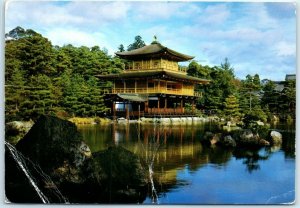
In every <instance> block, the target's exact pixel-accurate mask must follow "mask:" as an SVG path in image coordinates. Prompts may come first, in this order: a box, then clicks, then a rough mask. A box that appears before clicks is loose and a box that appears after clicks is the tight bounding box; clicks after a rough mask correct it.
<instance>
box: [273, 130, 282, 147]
mask: <svg viewBox="0 0 300 208" xmlns="http://www.w3.org/2000/svg"><path fill="white" fill-rule="evenodd" d="M270 136H271V143H272V144H273V145H280V144H281V143H282V135H281V133H279V132H278V131H271V133H270Z"/></svg>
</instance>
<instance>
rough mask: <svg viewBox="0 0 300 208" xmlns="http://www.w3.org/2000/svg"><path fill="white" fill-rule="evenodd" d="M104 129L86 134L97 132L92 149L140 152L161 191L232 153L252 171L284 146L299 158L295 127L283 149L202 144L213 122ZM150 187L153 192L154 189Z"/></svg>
mask: <svg viewBox="0 0 300 208" xmlns="http://www.w3.org/2000/svg"><path fill="white" fill-rule="evenodd" d="M93 128H95V127H93ZM98 128H99V127H98ZM101 128H102V129H101V130H99V129H97V130H95V129H90V130H89V131H86V133H85V134H84V137H85V135H86V136H88V137H93V134H95V135H96V136H94V137H93V138H91V139H90V140H88V142H87V143H88V144H89V145H90V146H91V148H92V149H97V151H99V150H101V149H105V148H106V146H108V145H110V144H112V143H113V144H115V145H120V146H123V147H124V148H126V149H128V150H130V151H131V152H134V153H135V154H137V155H139V157H140V158H141V159H142V161H144V164H145V167H146V169H147V171H148V172H149V165H150V166H151V164H152V166H151V167H150V169H151V170H152V171H153V179H154V181H153V182H154V184H155V188H156V190H157V192H158V194H163V193H166V192H167V191H168V190H169V189H174V188H176V187H178V186H185V185H187V184H188V182H187V181H183V180H181V179H180V178H179V177H178V174H179V172H180V171H182V170H186V171H189V172H191V173H192V172H196V171H198V170H199V169H201V168H202V167H203V166H206V165H207V164H216V165H217V166H215V167H218V166H220V167H221V166H224V165H226V163H227V162H228V161H229V160H230V159H231V158H232V156H234V157H235V158H236V159H240V160H242V161H243V164H245V166H246V168H247V170H248V171H249V172H253V171H255V170H259V168H260V162H261V161H263V160H267V159H268V158H269V156H270V155H271V154H273V152H275V151H278V150H280V149H281V150H283V151H284V153H285V156H286V157H289V158H294V157H295V154H294V152H295V132H294V129H293V128H291V129H290V130H289V129H286V128H285V129H286V131H284V132H281V133H282V135H283V143H282V147H281V148H280V147H277V148H274V147H270V148H266V149H249V148H247V149H246V148H244V149H240V147H237V148H236V149H235V150H234V151H233V152H232V150H227V149H225V148H222V147H218V146H216V147H214V148H211V147H206V146H202V144H201V143H200V141H201V139H202V138H203V135H204V132H205V131H207V130H209V131H211V132H215V131H216V127H215V126H213V125H211V124H210V125H206V126H204V125H202V126H200V125H197V126H193V125H187V126H181V125H178V126H176V125H174V126H163V125H141V124H134V125H133V124H130V125H112V126H108V127H101ZM101 131H103V132H101ZM104 135H105V136H104ZM104 137H105V138H104ZM85 138H86V137H85ZM149 188H150V194H151V190H152V188H151V187H149ZM150 197H151V196H150Z"/></svg>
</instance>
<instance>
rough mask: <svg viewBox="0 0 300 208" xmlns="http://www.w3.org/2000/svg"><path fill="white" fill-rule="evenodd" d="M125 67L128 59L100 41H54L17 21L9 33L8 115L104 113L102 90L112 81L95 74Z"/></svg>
mask: <svg viewBox="0 0 300 208" xmlns="http://www.w3.org/2000/svg"><path fill="white" fill-rule="evenodd" d="M104 49H105V48H104ZM123 69H124V63H123V62H122V60H120V59H118V58H117V57H112V56H109V55H108V54H107V52H106V51H105V50H102V49H101V48H100V47H99V46H94V47H92V48H88V47H85V46H82V47H74V46H72V45H65V46H63V47H58V46H53V45H52V44H51V42H50V41H49V40H48V39H47V38H45V37H43V36H42V35H40V34H38V33H36V32H35V31H33V30H24V29H23V28H20V27H17V28H16V29H14V30H12V31H11V32H10V33H8V34H6V43H5V118H6V121H10V120H28V119H35V118H36V117H37V116H38V115H40V114H55V115H58V116H62V117H72V116H81V117H89V116H103V115H104V114H105V112H106V111H107V109H106V107H105V106H104V103H103V97H102V90H103V89H105V88H106V87H109V83H101V82H99V80H98V79H97V78H96V77H95V76H94V75H96V74H104V73H119V72H120V71H121V70H123Z"/></svg>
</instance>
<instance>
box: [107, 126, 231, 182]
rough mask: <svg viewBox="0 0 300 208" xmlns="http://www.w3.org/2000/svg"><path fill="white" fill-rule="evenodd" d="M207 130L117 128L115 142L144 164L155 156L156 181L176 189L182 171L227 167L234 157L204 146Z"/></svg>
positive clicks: (191, 127) (157, 127)
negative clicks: (203, 140) (213, 166)
mask: <svg viewBox="0 0 300 208" xmlns="http://www.w3.org/2000/svg"><path fill="white" fill-rule="evenodd" d="M204 131H205V130H204V126H203V128H199V126H197V128H194V127H193V126H180V125H178V126H172V127H170V126H156V127H153V125H149V126H147V125H135V126H133V125H114V126H113V128H112V133H113V134H112V136H113V137H112V139H113V141H114V143H115V144H116V145H122V146H123V147H125V148H126V149H128V150H130V151H132V152H134V153H135V154H137V155H139V156H140V158H141V159H142V161H146V160H147V158H149V157H152V156H153V154H155V155H154V156H155V157H154V158H155V159H154V177H155V179H156V180H157V182H158V183H159V184H160V185H161V184H164V185H167V186H172V185H176V184H178V181H177V174H178V171H180V170H183V169H184V168H188V169H189V170H190V171H195V170H197V169H199V168H200V167H202V166H204V165H206V164H208V163H213V164H219V165H221V164H224V163H226V162H227V161H228V160H229V159H230V158H231V156H232V154H231V152H230V151H227V150H224V149H221V148H218V147H215V148H213V149H212V148H207V147H204V146H202V144H201V143H200V139H201V137H202V136H203V134H204ZM155 146H157V147H158V149H157V151H156V149H154V147H155ZM165 188H166V187H165Z"/></svg>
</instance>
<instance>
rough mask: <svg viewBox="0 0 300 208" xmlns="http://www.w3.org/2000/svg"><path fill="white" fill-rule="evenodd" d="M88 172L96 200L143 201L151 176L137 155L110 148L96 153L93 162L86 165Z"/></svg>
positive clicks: (124, 150) (120, 148) (90, 161)
mask: <svg viewBox="0 0 300 208" xmlns="http://www.w3.org/2000/svg"><path fill="white" fill-rule="evenodd" d="M84 170H85V172H84V174H85V175H86V176H87V178H88V183H89V184H91V185H90V186H91V188H92V189H93V194H94V198H95V200H99V201H102V202H111V201H112V202H130V203H137V202H139V203H141V202H143V200H144V197H145V193H146V190H147V188H145V187H146V185H147V184H148V176H147V174H146V170H145V169H144V168H143V166H142V165H141V161H140V159H139V157H138V156H136V155H135V154H134V153H132V152H130V151H128V150H126V149H124V148H122V147H109V148H108V149H106V150H104V151H100V152H96V153H93V159H92V160H89V161H88V162H87V163H86V166H85V168H84ZM110 197H111V198H110ZM109 200H111V201H109Z"/></svg>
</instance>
